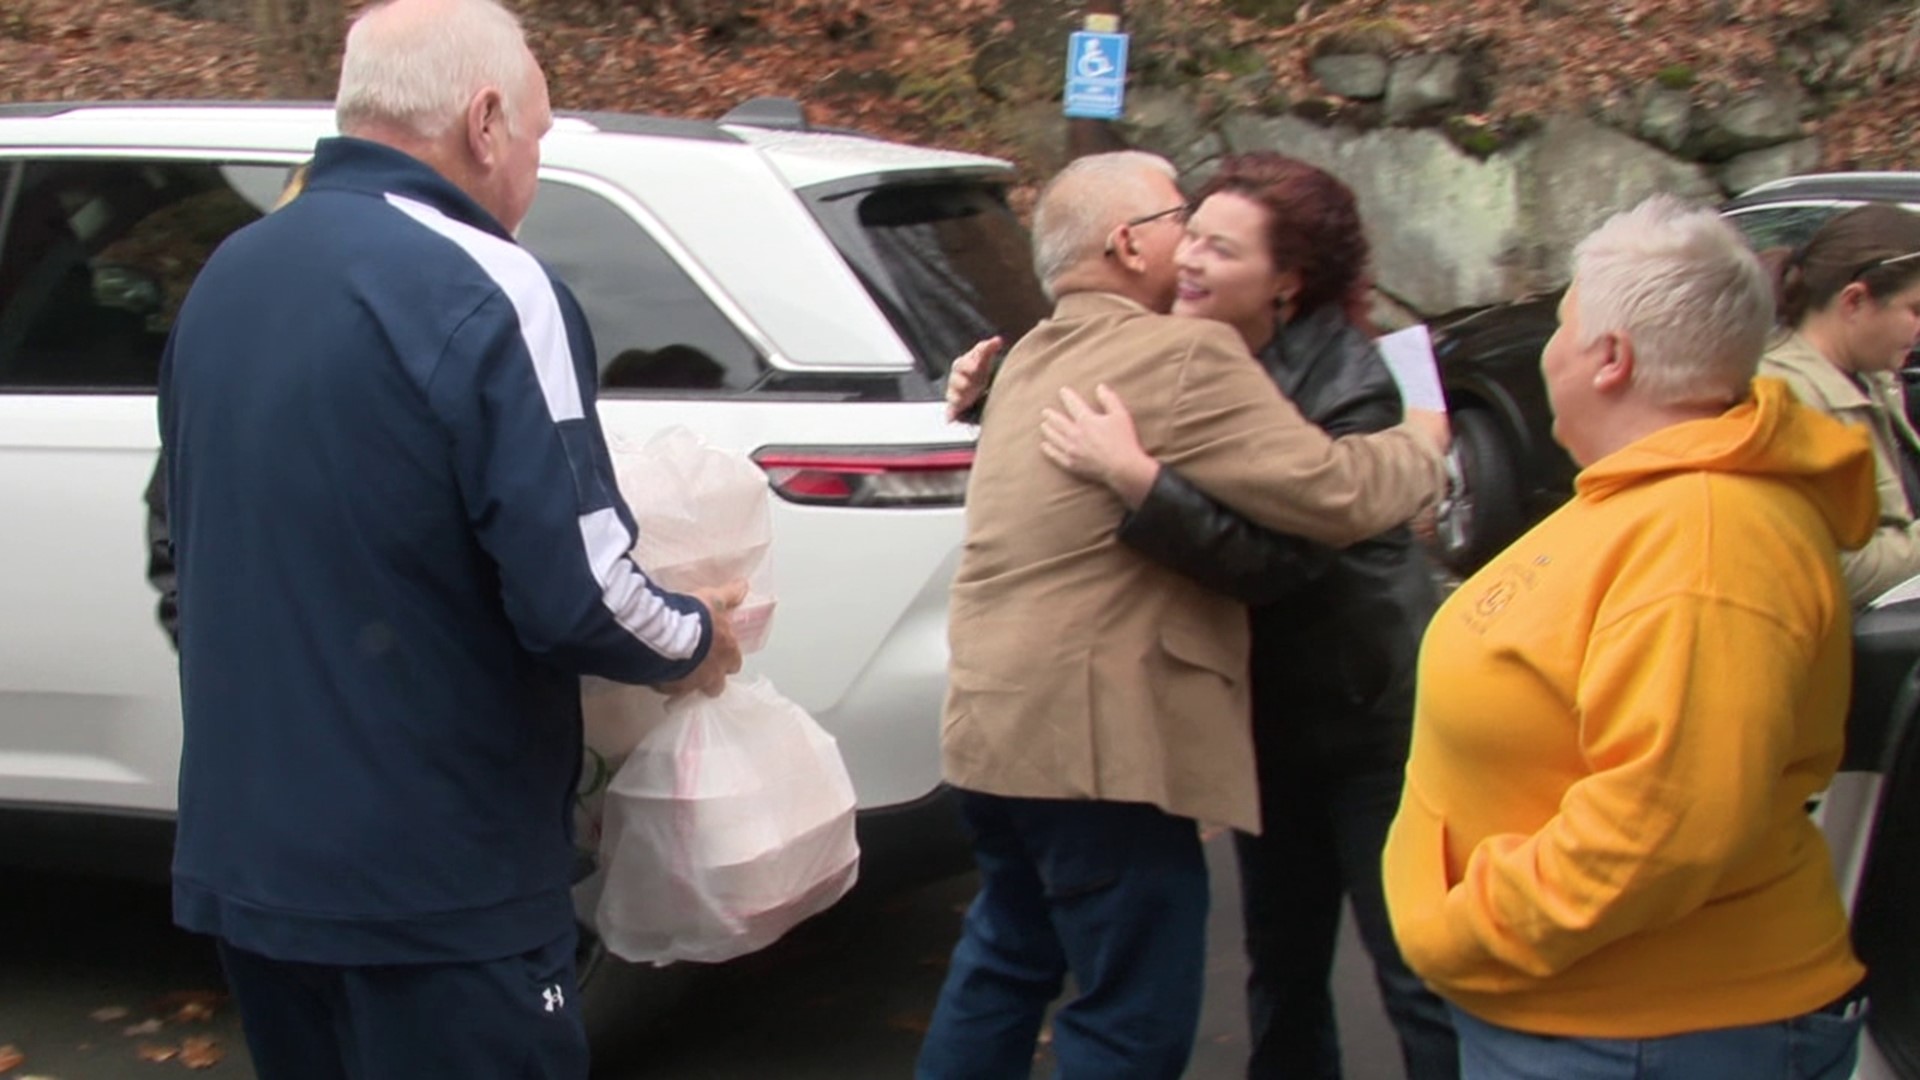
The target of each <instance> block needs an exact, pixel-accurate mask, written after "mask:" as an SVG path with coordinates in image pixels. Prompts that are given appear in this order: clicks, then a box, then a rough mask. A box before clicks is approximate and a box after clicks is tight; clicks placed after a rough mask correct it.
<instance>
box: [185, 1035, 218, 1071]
mask: <svg viewBox="0 0 1920 1080" xmlns="http://www.w3.org/2000/svg"><path fill="white" fill-rule="evenodd" d="M226 1056H227V1052H226V1051H224V1050H222V1049H220V1044H219V1043H218V1042H216V1041H215V1040H213V1039H209V1038H207V1037H206V1036H204V1035H189V1036H187V1037H186V1038H184V1039H182V1040H180V1064H182V1065H185V1066H186V1067H187V1068H189V1069H211V1068H213V1067H214V1066H215V1065H218V1064H220V1059H221V1058H223V1057H226Z"/></svg>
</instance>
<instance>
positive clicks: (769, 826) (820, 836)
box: [594, 679, 860, 964]
mask: <svg viewBox="0 0 1920 1080" xmlns="http://www.w3.org/2000/svg"><path fill="white" fill-rule="evenodd" d="M604 813H605V818H604V829H603V832H602V835H601V841H600V857H601V863H602V865H603V866H605V867H606V881H605V886H604V888H603V890H602V891H601V893H600V899H599V904H598V909H597V911H596V913H595V919H594V922H595V924H596V926H597V928H598V930H599V933H600V937H601V939H602V940H603V941H604V942H605V943H606V945H607V947H608V948H609V949H611V950H613V952H614V954H615V955H618V956H621V957H624V958H626V959H628V960H633V961H640V962H651V963H655V964H666V963H671V962H673V961H676V960H696V961H702V962H708V963H712V962H718V961H721V960H729V959H732V958H733V957H736V956H741V955H744V954H746V953H750V952H754V951H756V950H758V949H763V948H765V947H767V946H768V945H771V944H772V943H773V942H774V941H776V940H778V939H779V938H780V936H781V935H782V934H785V933H786V932H787V931H788V930H791V929H792V928H793V927H795V926H797V925H799V924H800V923H801V922H802V921H803V920H805V919H806V918H808V917H809V916H811V915H814V914H817V913H819V912H821V911H824V910H826V909H827V908H829V907H831V906H832V905H833V904H834V902H835V901H837V900H839V899H840V897H842V896H844V895H845V894H846V892H847V890H848V889H851V888H852V887H853V883H854V880H855V879H856V877H857V876H858V874H859V859H860V849H859V846H858V844H856V842H855V840H854V832H853V818H854V794H853V783H852V781H851V780H849V779H848V777H847V770H846V765H845V763H844V762H842V761H841V759H840V751H839V747H838V746H837V745H835V743H834V741H833V736H831V735H829V734H827V732H826V730H825V729H823V728H821V727H820V725H819V724H818V723H816V722H815V721H814V719H813V718H812V717H811V716H808V715H807V713H806V711H805V710H803V709H801V708H800V707H799V706H798V705H795V704H794V703H793V702H791V701H788V700H787V699H786V698H784V697H781V696H780V695H779V694H778V693H776V692H775V691H774V689H773V687H772V686H771V685H769V684H768V683H767V682H766V680H764V679H751V680H741V679H736V680H734V681H733V682H731V683H729V684H728V685H727V689H726V690H725V691H724V692H723V693H721V694H720V695H719V696H718V697H711V698H709V697H703V696H699V695H693V696H689V697H685V698H680V699H677V700H675V701H674V702H672V703H671V704H670V705H669V706H668V707H667V716H666V719H665V721H664V722H663V723H661V724H660V725H659V726H658V727H655V728H654V729H653V730H651V731H650V732H648V733H647V735H646V736H645V737H644V738H642V739H641V740H640V743H639V745H637V746H635V747H634V748H633V752H632V754H630V755H629V756H628V757H627V760H626V762H625V763H624V764H623V765H621V766H620V770H619V772H618V773H617V774H616V775H615V776H614V778H613V782H612V784H611V785H609V786H608V789H607V794H606V804H605V808H604Z"/></svg>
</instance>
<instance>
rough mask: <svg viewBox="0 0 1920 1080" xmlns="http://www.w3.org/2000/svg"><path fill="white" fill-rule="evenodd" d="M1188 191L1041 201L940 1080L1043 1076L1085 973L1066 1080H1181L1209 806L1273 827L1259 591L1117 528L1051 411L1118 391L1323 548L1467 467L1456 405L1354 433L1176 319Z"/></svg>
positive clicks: (969, 740)
mask: <svg viewBox="0 0 1920 1080" xmlns="http://www.w3.org/2000/svg"><path fill="white" fill-rule="evenodd" d="M1184 208H1185V202H1184V199H1183V197H1182V195H1181V193H1180V190H1179V188H1178V187H1176V186H1175V184H1174V172H1173V168H1172V166H1171V165H1169V164H1167V163H1166V162H1165V161H1164V160H1162V159H1160V158H1157V157H1154V156H1152V155H1149V154H1141V153H1137V152H1123V153H1117V154H1102V155H1096V156H1093V157H1088V158H1082V159H1080V160H1078V161H1076V162H1074V163H1073V164H1071V165H1069V166H1068V167H1067V168H1066V169H1065V170H1063V171H1062V172H1061V174H1060V175H1059V176H1057V177H1055V178H1054V180H1053V181H1052V182H1051V183H1050V184H1049V185H1048V187H1047V190H1046V191H1045V192H1043V193H1042V195H1041V198H1040V203H1039V206H1038V208H1037V210H1036V213H1035V217H1034V245H1035V256H1034V260H1035V264H1036V268H1037V269H1038V271H1039V273H1040V277H1041V280H1042V281H1043V282H1044V283H1045V284H1046V285H1047V288H1048V290H1049V292H1050V293H1051V294H1052V295H1053V297H1054V299H1055V301H1056V303H1057V307H1056V308H1055V310H1054V313H1053V316H1052V317H1051V318H1050V319H1048V320H1047V321H1045V322H1042V323H1041V324H1040V325H1039V326H1037V327H1035V328H1034V330H1033V331H1032V332H1031V333H1029V334H1028V335H1027V336H1026V337H1025V338H1023V339H1021V341H1020V342H1019V343H1018V344H1017V345H1015V346H1014V348H1013V349H1012V351H1011V352H1009V353H1008V355H1007V358H1006V360H1005V362H1004V363H1003V364H1002V366H1001V369H1000V372H999V374H998V375H997V377H996V378H995V380H994V386H993V403H992V407H991V409H989V410H988V412H987V418H986V420H985V422H984V425H983V427H982V429H981V432H980V442H979V448H978V454H977V457H976V459H975V463H974V470H973V478H972V481H971V483H970V486H969V488H968V494H967V540H966V547H965V551H964V553H963V556H962V560H961V564H960V569H959V572H958V574H957V576H956V578H955V581H954V585H953V594H952V604H951V622H950V624H949V630H948V636H949V640H950V645H951V648H952V664H951V668H950V671H949V689H948V694H947V701H946V709H945V715H944V716H943V717H942V721H941V724H942V726H941V747H942V753H943V758H944V771H945V775H946V778H947V780H948V782H949V783H951V784H952V785H953V786H954V787H955V788H957V789H959V797H960V801H961V808H962V812H963V813H964V814H965V816H966V817H967V819H968V824H969V825H970V826H971V828H972V831H973V834H974V850H975V855H976V859H977V861H978V863H979V865H980V871H981V887H980V894H979V896H978V897H977V898H976V899H975V901H974V903H973V905H972V907H971V908H970V909H969V911H968V914H967V918H966V924H965V929H964V931H963V935H962V938H961V941H960V943H959V945H958V946H957V947H956V948H955V950H954V955H953V962H952V965H951V967H950V969H949V973H948V978H947V982H946V985H945V987H944V988H943V989H942V991H941V996H940V1001H939V1004H938V1006H937V1007H936V1010H935V1013H934V1018H933V1023H932V1027H931V1029H930V1030H929V1032H928V1035H927V1039H926V1042H925V1044H924V1045H923V1047H922V1050H921V1056H920V1062H919V1067H918V1076H919V1077H921V1078H922V1080H947V1078H951V1077H979V1078H983V1080H985V1078H1000V1077H1011V1076H1025V1075H1026V1074H1027V1072H1028V1071H1029V1069H1030V1063H1031V1060H1032V1056H1033V1051H1034V1042H1035V1039H1036V1037H1037V1035H1038V1033H1039V1028H1040V1023H1041V1018H1042V1016H1043V1014H1044V1012H1045V1009H1046V1006H1047V1005H1048V1003H1049V1002H1051V1001H1052V1000H1053V998H1054V997H1055V996H1056V995H1057V994H1058V993H1059V991H1060V988H1061V984H1062V980H1063V978H1064V977H1065V975H1066V974H1067V973H1068V972H1071V973H1072V974H1073V977H1074V984H1075V986H1076V987H1077V989H1078V993H1077V995H1076V996H1075V997H1074V999H1073V1000H1072V1001H1070V1002H1068V1003H1067V1004H1066V1005H1064V1006H1063V1007H1062V1008H1061V1009H1060V1010H1059V1012H1058V1013H1057V1014H1056V1015H1055V1017H1054V1025H1053V1026H1054V1049H1055V1052H1056V1054H1057V1057H1058V1060H1059V1063H1060V1075H1061V1076H1063V1077H1066V1078H1068V1080H1073V1078H1077V1077H1089V1078H1093V1077H1098V1078H1100V1080H1119V1078H1131V1077H1141V1078H1159V1077H1166V1078H1173V1077H1178V1076H1179V1075H1180V1074H1181V1072H1182V1071H1183V1070H1184V1069H1185V1067H1186V1062H1187V1057H1188V1055H1189V1053H1190V1051H1191V1049H1192V1043H1193V1035H1194V1030H1195V1027H1196V1024H1197V1022H1198V1019H1199V1010H1200V998H1201V982H1202V974H1203V968H1204V962H1205V949H1204V940H1203V939H1204V929H1205V920H1206V912H1207V871H1206V866H1205V863H1204V860H1203V856H1202V851H1201V847H1200V840H1199V830H1198V828H1197V825H1196V823H1197V822H1213V823H1219V824H1225V825H1232V826H1235V827H1237V828H1241V829H1246V830H1249V831H1257V830H1258V829H1259V827H1260V816H1259V806H1258V798H1257V792H1256V788H1255V779H1254V766H1253V744H1252V734H1251V727H1250V721H1249V706H1248V698H1247V687H1246V682H1245V676H1246V671H1247V623H1246V612H1245V609H1244V608H1243V607H1242V606H1241V605H1239V604H1237V603H1234V602H1233V601H1231V600H1228V599H1226V598H1224V597H1222V596H1219V595H1216V594H1214V593H1211V592H1209V591H1207V590H1205V589H1203V588H1202V587H1201V586H1199V585H1197V584H1195V583H1193V582H1191V581H1189V580H1187V579H1185V578H1183V577H1180V576H1178V575H1177V574H1175V573H1173V572H1172V571H1169V570H1166V569H1163V568H1161V567H1159V566H1156V565H1155V564H1153V563H1151V562H1148V561H1147V560H1146V559H1144V558H1141V557H1140V556H1138V555H1136V554H1134V553H1132V552H1131V551H1129V550H1127V549H1126V548H1124V547H1122V546H1121V545H1120V544H1119V543H1118V542H1116V540H1115V539H1114V531H1115V529H1116V527H1117V526H1118V525H1119V523H1120V520H1121V514H1122V507H1121V505H1120V503H1119V502H1118V501H1117V500H1116V499H1115V498H1114V497H1113V496H1112V495H1111V494H1110V493H1109V492H1108V491H1107V489H1105V488H1104V487H1100V486H1096V485H1091V484H1087V483H1083V482H1081V481H1079V480H1076V479H1074V478H1073V477H1072V476H1070V475H1069V474H1067V473H1066V472H1065V471H1063V470H1061V469H1059V468H1056V467H1055V466H1053V465H1052V464H1050V463H1049V462H1048V461H1047V460H1046V458H1045V457H1043V456H1042V452H1041V448H1040V428H1041V410H1042V409H1043V408H1046V407H1048V406H1051V405H1054V404H1056V402H1057V401H1058V400H1059V399H1058V395H1059V393H1060V391H1061V390H1063V389H1069V388H1070V389H1073V390H1075V391H1076V392H1078V393H1079V394H1080V395H1082V396H1083V397H1087V398H1089V399H1091V398H1092V397H1093V390H1094V387H1095V385H1096V384H1100V383H1104V384H1106V385H1107V386H1109V387H1111V388H1112V389H1113V390H1115V391H1117V392H1118V394H1119V396H1120V397H1121V398H1122V399H1124V400H1125V401H1126V402H1127V403H1128V405H1129V407H1130V408H1131V409H1132V410H1133V413H1134V418H1135V422H1136V425H1137V428H1138V431H1139V435H1140V438H1141V440H1142V443H1143V445H1144V446H1145V448H1146V449H1147V450H1148V451H1149V452H1150V453H1151V454H1152V455H1153V456H1154V457H1155V458H1157V459H1159V460H1160V461H1162V462H1164V463H1165V464H1167V465H1170V466H1173V467H1176V468H1178V469H1179V470H1180V472H1181V474H1182V475H1184V476H1187V477H1189V478H1190V479H1192V480H1193V481H1194V482H1195V483H1196V484H1198V485H1199V486H1200V487H1202V488H1203V489H1205V490H1206V491H1207V492H1208V493H1209V494H1210V495H1212V496H1213V497H1215V498H1216V499H1219V500H1220V501H1221V502H1223V503H1225V504H1227V505H1228V506H1231V507H1233V508H1234V509H1236V510H1238V511H1239V512H1240V513H1241V514H1243V515H1244V516H1246V517H1248V518H1250V519H1252V520H1253V521H1256V522H1258V523H1259V524H1261V525H1264V526H1266V527H1268V528H1270V529H1273V530H1276V531H1280V532H1287V533H1292V534H1295V535H1299V536H1303V537H1306V538H1308V539H1311V540H1315V541H1319V542H1321V543H1324V544H1331V545H1345V544H1350V543H1352V542H1354V541H1356V540H1360V539H1362V538H1365V537H1367V536H1371V535H1373V534H1374V533H1377V532H1381V531H1383V530H1385V529H1387V528H1390V527H1392V526H1394V525H1397V524H1400V523H1401V522H1403V521H1405V520H1407V519H1408V518H1409V517H1412V516H1413V515H1414V513H1416V512H1417V511H1418V510H1420V509H1421V508H1422V507H1423V506H1425V505H1427V504H1428V503H1429V502H1431V501H1432V500H1433V499H1435V498H1436V497H1437V496H1438V494H1439V492H1440V490H1441V488H1442V486H1443V484H1444V482H1445V481H1444V471H1443V467H1442V464H1441V458H1442V452H1443V444H1444V442H1445V440H1446V426H1445V421H1444V419H1443V418H1440V417H1438V416H1436V415H1435V414H1431V413H1429V414H1411V413H1410V414H1409V422H1408V423H1407V424H1405V425H1402V426H1401V427H1399V428H1395V429H1392V430H1390V431H1386V432H1382V433H1380V434H1377V435H1372V436H1364V437H1350V438H1345V439H1339V440H1331V439H1329V438H1328V437H1327V436H1326V435H1325V434H1324V433H1323V432H1322V431H1321V430H1320V429H1319V428H1318V427H1316V426H1315V425H1313V424H1312V423H1310V422H1309V421H1307V420H1306V419H1305V418H1303V417H1302V416H1301V415H1300V413H1299V411H1298V410H1297V409H1295V408H1294V407H1293V405H1292V404H1291V403H1289V402H1288V401H1287V400H1286V399H1285V398H1283V397H1281V396H1280V393H1279V391H1278V390H1276V389H1275V387H1274V385H1273V382H1272V381H1271V380H1270V379H1269V378H1268V377H1267V376H1266V374H1265V373H1264V372H1262V371H1261V369H1260V367H1259V365H1258V364H1256V363H1255V362H1254V361H1253V359H1252V358H1251V357H1250V356H1249V355H1248V354H1247V351H1246V347H1245V345H1244V344H1243V343H1242V342H1241V339H1240V337H1239V336H1238V335H1237V334H1236V333H1235V332H1234V331H1232V330H1231V329H1229V328H1227V327H1226V326H1225V325H1224V324H1221V323H1217V322H1213V321H1211V320H1207V319H1194V318H1176V317H1173V316H1168V315H1164V314H1159V312H1164V311H1166V310H1168V309H1169V308H1170V307H1171V305H1172V302H1173V290H1174V278H1175V270H1174V258H1173V255H1174V248H1175V245H1176V244H1177V243H1178V242H1179V240H1180V237H1181V235H1182V229H1181V225H1182V223H1183V221H1184V217H1185V212H1184Z"/></svg>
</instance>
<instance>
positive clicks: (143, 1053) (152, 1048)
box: [133, 1043, 180, 1065]
mask: <svg viewBox="0 0 1920 1080" xmlns="http://www.w3.org/2000/svg"><path fill="white" fill-rule="evenodd" d="M133 1052H134V1055H135V1056H137V1057H138V1058H139V1059H140V1060H141V1061H150V1062H152V1063H154V1064H155V1065H158V1064H160V1063H161V1062H163V1061H172V1060H173V1059H174V1058H177V1057H179V1056H180V1048H179V1047H177V1046H174V1045H172V1044H169V1043H141V1044H140V1045H139V1046H136V1047H134V1048H133Z"/></svg>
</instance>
